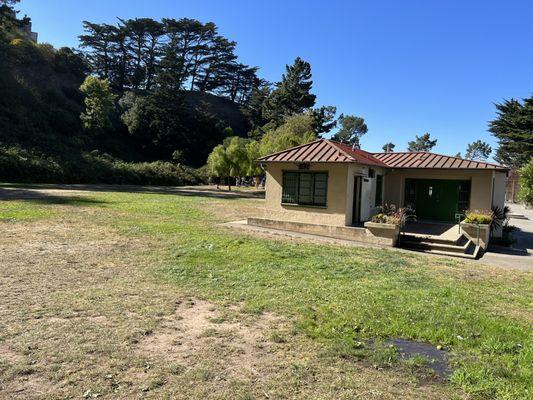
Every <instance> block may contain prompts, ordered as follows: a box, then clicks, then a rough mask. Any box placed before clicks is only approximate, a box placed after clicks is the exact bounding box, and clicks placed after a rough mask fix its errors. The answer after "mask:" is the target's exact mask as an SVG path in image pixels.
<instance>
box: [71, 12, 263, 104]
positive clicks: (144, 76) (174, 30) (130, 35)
mask: <svg viewBox="0 0 533 400" xmlns="http://www.w3.org/2000/svg"><path fill="white" fill-rule="evenodd" d="M83 26H84V29H85V34H84V35H81V36H80V47H81V48H82V49H83V50H84V53H85V54H86V56H87V60H88V61H89V63H90V65H91V67H92V71H93V72H94V73H96V74H97V75H98V76H99V77H101V78H103V79H107V80H108V81H109V83H110V84H111V86H112V88H113V89H114V90H116V91H117V92H118V93H123V92H125V91H127V90H134V91H137V90H147V91H149V90H151V89H153V88H154V87H156V86H158V87H165V88H169V89H173V90H184V89H186V90H197V91H199V92H210V93H213V94H216V95H219V96H224V97H226V98H228V99H230V100H231V101H234V102H237V103H239V104H246V103H247V102H248V101H249V99H250V96H251V94H252V91H253V89H254V88H258V87H260V86H261V85H264V84H265V82H264V81H262V80H261V79H259V78H258V77H257V70H258V68H257V67H250V66H248V65H246V64H243V63H241V62H239V61H238V59H237V55H236V54H235V46H236V43H235V42H233V41H231V40H228V39H227V38H225V37H223V36H221V35H219V34H218V28H217V26H216V25H215V24H214V23H213V22H208V23H202V22H200V21H197V20H195V19H189V18H182V19H179V20H176V19H169V18H164V19H163V20H161V21H155V20H153V19H150V18H136V19H128V20H123V19H119V23H118V24H117V25H109V24H96V23H92V22H88V21H84V23H83Z"/></svg>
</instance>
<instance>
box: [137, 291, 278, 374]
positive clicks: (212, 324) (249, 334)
mask: <svg viewBox="0 0 533 400" xmlns="http://www.w3.org/2000/svg"><path fill="white" fill-rule="evenodd" d="M281 326H282V322H281V319H280V318H279V317H276V316H275V315H273V314H262V315H260V316H245V315H243V314H240V315H239V316H238V319H237V318H236V316H235V315H234V316H229V315H228V314H227V312H226V313H223V312H221V310H220V309H219V308H218V307H217V306H215V305H214V304H212V303H209V302H207V301H203V300H198V299H189V300H186V301H182V302H179V304H178V305H177V307H176V312H175V313H174V314H173V315H171V316H167V317H165V318H164V319H163V320H162V323H161V325H160V326H159V327H158V328H157V329H156V330H155V331H154V332H153V333H151V334H150V335H148V336H147V337H146V338H144V340H142V341H141V342H140V343H139V346H138V351H139V352H140V353H141V354H143V355H144V356H147V357H149V358H152V359H154V358H155V359H157V358H162V359H166V360H168V361H170V362H174V363H178V364H180V365H182V366H186V367H187V368H192V367H195V366H197V365H199V364H200V363H202V362H205V360H206V359H211V360H216V362H217V363H220V364H221V365H224V366H225V369H226V371H227V372H229V373H231V374H232V375H236V376H240V377H242V376H244V375H248V374H252V375H257V374H259V373H260V371H261V370H262V369H263V368H264V367H265V366H266V365H271V364H272V363H273V362H274V360H275V357H276V356H275V351H276V350H275V347H276V346H274V343H273V342H272V341H271V340H270V338H269V337H270V336H269V335H270V333H271V330H272V329H280V327H281Z"/></svg>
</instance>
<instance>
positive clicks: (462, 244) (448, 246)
mask: <svg viewBox="0 0 533 400" xmlns="http://www.w3.org/2000/svg"><path fill="white" fill-rule="evenodd" d="M471 243H472V242H471V241H470V240H468V239H466V240H460V241H458V242H457V244H455V243H453V242H451V243H450V242H434V241H429V240H417V241H413V240H405V239H402V240H401V242H400V246H401V247H404V248H411V249H413V248H416V249H421V250H439V251H447V252H452V253H466V252H467V249H468V246H469V245H470V244H471Z"/></svg>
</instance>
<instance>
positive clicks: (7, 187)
mask: <svg viewBox="0 0 533 400" xmlns="http://www.w3.org/2000/svg"><path fill="white" fill-rule="evenodd" d="M19 190H21V191H24V190H26V191H32V192H34V193H36V191H39V193H42V192H41V191H42V190H79V191H91V192H125V193H140V194H144V193H146V194H168V195H175V196H198V197H209V198H216V199H229V200H231V199H263V198H264V197H265V192H264V190H253V189H249V190H241V189H239V188H237V189H234V190H231V191H229V190H227V189H225V188H222V187H221V188H220V189H217V188H216V187H214V186H137V185H107V184H23V183H21V184H2V185H1V186H0V199H6V198H7V196H9V194H7V195H6V193H5V192H11V191H19ZM58 197H59V196H58Z"/></svg>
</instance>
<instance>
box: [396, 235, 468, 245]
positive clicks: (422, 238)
mask: <svg viewBox="0 0 533 400" xmlns="http://www.w3.org/2000/svg"><path fill="white" fill-rule="evenodd" d="M463 239H464V235H462V234H461V235H459V234H457V237H454V238H453V239H450V238H443V237H440V236H433V235H420V234H412V233H402V234H401V240H402V241H408V242H431V243H442V244H463V243H462V242H461V243H459V242H460V241H462V240H463Z"/></svg>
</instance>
